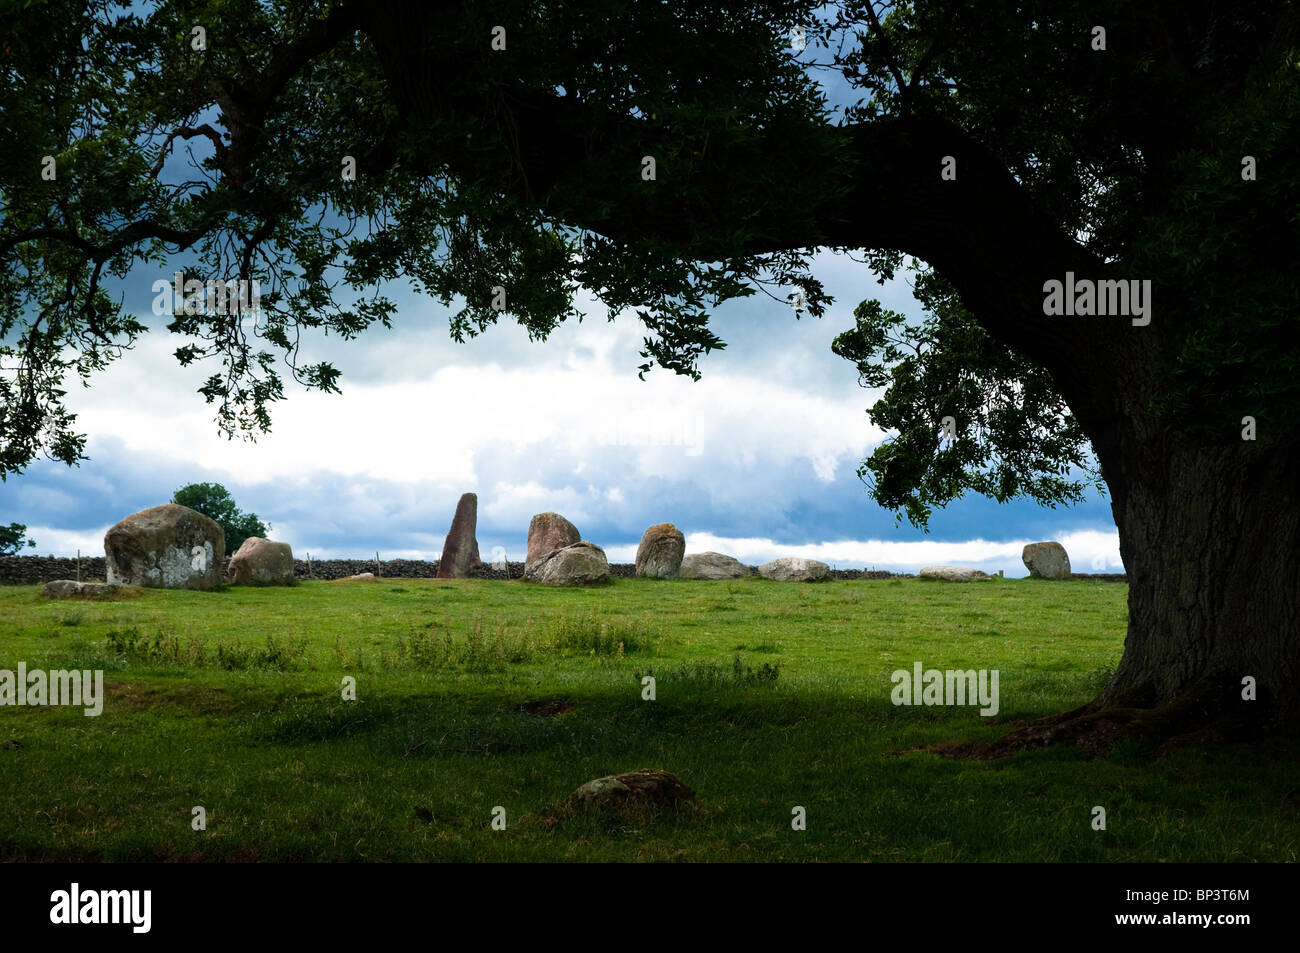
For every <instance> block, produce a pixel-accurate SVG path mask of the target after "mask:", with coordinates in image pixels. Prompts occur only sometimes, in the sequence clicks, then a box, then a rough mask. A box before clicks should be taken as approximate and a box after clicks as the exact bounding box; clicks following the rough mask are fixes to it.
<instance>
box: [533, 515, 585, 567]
mask: <svg viewBox="0 0 1300 953" xmlns="http://www.w3.org/2000/svg"><path fill="white" fill-rule="evenodd" d="M581 540H582V534H581V533H579V532H578V527H576V526H574V525H573V524H572V523H570V522H569V521H568V520H566V519H565V518H564V517H563V516H561V515H560V514H559V513H538V514H537V515H536V516H534V517H533V519H532V522H530V523H529V524H528V555H526V556H525V557H524V578H525V579H532V578H533V575H534V570H535V569H536V566H537V563H538V562H540V561H541V560H542V559H543V558H544V557H545V556H546V555H547V554H548V553H553V552H555V551H556V550H557V549H564V547H566V546H572V545H573V544H574V543H577V542H580V541H581Z"/></svg>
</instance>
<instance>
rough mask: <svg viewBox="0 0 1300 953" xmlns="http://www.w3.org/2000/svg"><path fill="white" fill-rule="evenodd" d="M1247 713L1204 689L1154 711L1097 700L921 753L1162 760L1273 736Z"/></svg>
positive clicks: (987, 757)
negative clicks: (1129, 750) (1141, 747)
mask: <svg viewBox="0 0 1300 953" xmlns="http://www.w3.org/2000/svg"><path fill="white" fill-rule="evenodd" d="M1246 711H1249V710H1246ZM1246 711H1243V709H1242V708H1240V707H1239V706H1236V707H1227V706H1224V705H1223V704H1222V695H1220V694H1219V693H1217V692H1213V691H1208V690H1207V691H1198V692H1193V693H1191V694H1189V695H1187V696H1185V697H1184V698H1182V699H1179V700H1178V701H1175V702H1172V703H1170V704H1168V705H1163V706H1158V707H1133V706H1129V705H1124V704H1115V703H1111V704H1104V703H1103V702H1102V701H1101V697H1100V696H1099V697H1098V698H1096V699H1093V700H1092V701H1091V702H1089V703H1088V704H1087V705H1084V706H1083V707H1082V708H1076V709H1074V710H1073V711H1067V712H1063V713H1061V714H1059V715H1052V716H1049V717H1047V718H1042V719H1039V720H1038V721H1034V722H1030V723H1029V724H1027V725H1023V726H1021V727H1019V728H1016V729H1015V730H1013V731H1011V732H1009V733H1007V734H1005V735H1003V736H1002V737H1001V738H995V739H994V740H992V741H984V742H950V743H945V744H937V745H931V746H929V747H928V748H926V749H924V750H927V751H932V752H934V753H935V754H940V755H943V756H945V757H949V758H961V759H969V760H977V761H993V760H997V759H999V758H1006V757H1010V756H1011V755H1014V754H1019V753H1020V752H1022V751H1033V750H1036V749H1039V748H1046V747H1048V746H1050V745H1060V744H1070V745H1075V746H1076V747H1079V748H1082V749H1083V751H1084V752H1085V753H1086V754H1087V756H1088V757H1090V758H1091V757H1096V756H1098V755H1104V754H1106V753H1107V752H1108V751H1109V750H1110V749H1111V747H1112V746H1113V745H1115V744H1116V743H1117V742H1120V741H1137V742H1140V743H1144V744H1152V745H1155V746H1156V757H1163V756H1164V755H1166V754H1170V753H1172V752H1174V751H1177V750H1179V749H1181V748H1184V747H1187V746H1190V745H1199V744H1211V743H1241V742H1251V741H1256V740H1259V739H1261V738H1264V737H1266V736H1268V735H1270V734H1271V733H1272V732H1270V731H1269V728H1268V726H1267V724H1266V722H1264V721H1262V720H1260V719H1257V718H1253V717H1248V716H1247V715H1246ZM1249 714H1251V715H1253V714H1255V712H1249ZM1261 714H1262V712H1261Z"/></svg>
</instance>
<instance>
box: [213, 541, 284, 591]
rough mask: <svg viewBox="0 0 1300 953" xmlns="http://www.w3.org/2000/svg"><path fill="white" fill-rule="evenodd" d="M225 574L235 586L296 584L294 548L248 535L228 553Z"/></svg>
mask: <svg viewBox="0 0 1300 953" xmlns="http://www.w3.org/2000/svg"><path fill="white" fill-rule="evenodd" d="M226 578H227V579H229V580H230V581H231V582H232V583H234V584H235V585H236V586H255V585H263V586H296V585H297V584H298V577H297V576H295V575H294V573H293V548H292V547H291V546H290V545H289V544H288V543H276V542H272V541H271V540H269V539H263V538H262V537H261V536H250V537H248V539H246V540H244V542H243V544H242V545H241V546H240V547H239V549H237V550H236V551H235V555H233V556H231V557H230V565H229V566H227V567H226Z"/></svg>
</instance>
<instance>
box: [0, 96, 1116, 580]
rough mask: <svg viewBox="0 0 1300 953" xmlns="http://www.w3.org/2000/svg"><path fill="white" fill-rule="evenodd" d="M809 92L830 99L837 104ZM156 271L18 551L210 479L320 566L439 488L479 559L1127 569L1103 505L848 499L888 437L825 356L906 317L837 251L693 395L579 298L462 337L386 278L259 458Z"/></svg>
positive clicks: (423, 523) (41, 477)
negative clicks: (1042, 547)
mask: <svg viewBox="0 0 1300 953" xmlns="http://www.w3.org/2000/svg"><path fill="white" fill-rule="evenodd" d="M824 77H825V74H821V75H820V76H819V77H818V78H819V80H820V79H823V78H824ZM832 82H833V80H832ZM828 93H829V95H830V98H831V102H832V104H842V103H843V102H846V101H849V100H850V98H856V95H852V96H850V93H849V92H847V91H846V90H843V89H836V88H831V87H828ZM173 270H174V268H163V269H159V271H158V272H157V273H156V274H154V273H144V272H140V273H137V274H135V275H133V276H132V277H131V279H130V280H129V281H128V282H126V283H125V284H124V285H123V287H122V289H121V290H122V293H123V295H124V297H125V303H126V305H127V307H129V308H131V309H133V310H134V311H136V312H137V313H138V314H139V316H140V318H141V320H142V321H144V322H145V323H146V324H148V325H149V326H150V327H151V328H152V331H151V333H149V334H147V335H145V336H144V338H143V339H142V340H141V342H140V343H139V344H138V346H137V347H136V348H135V349H134V350H133V351H131V352H128V353H127V354H126V355H125V356H124V357H123V359H122V360H121V361H120V362H118V363H117V364H116V365H114V366H113V367H112V368H110V369H109V370H108V371H106V372H105V373H102V374H101V375H99V376H98V377H97V378H95V379H94V382H93V387H92V388H91V389H89V390H83V389H82V388H80V387H79V386H76V385H73V386H71V387H69V396H68V403H69V406H70V407H71V408H72V410H73V411H74V412H76V413H77V414H78V424H79V425H80V428H81V429H82V430H83V431H84V432H86V433H88V434H89V435H90V440H89V443H88V447H87V453H88V455H89V456H90V459H89V460H88V461H85V462H83V463H82V465H81V466H80V467H77V468H73V469H70V468H68V467H66V466H64V465H62V464H55V463H51V462H48V461H43V462H40V463H36V464H34V465H32V466H31V467H30V468H29V469H28V470H27V471H26V472H25V473H23V474H21V475H18V476H11V477H10V478H9V480H8V482H6V483H3V484H0V523H8V522H11V521H16V522H20V523H25V524H27V526H28V535H30V536H32V537H33V538H34V539H35V540H36V541H37V549H35V550H33V551H32V552H35V553H39V554H46V553H51V554H55V555H60V554H66V555H71V554H73V553H75V552H76V551H77V550H78V549H80V550H81V551H82V553H93V554H100V553H102V552H103V537H104V532H105V531H106V530H107V529H108V527H109V526H111V525H112V524H113V523H115V522H116V521H117V520H119V519H121V518H122V517H124V516H126V515H128V514H130V513H133V512H135V511H137V510H140V509H144V508H145V507H149V506H154V505H156V504H158V503H163V502H166V501H167V500H169V499H170V498H171V495H172V493H173V492H174V491H175V490H176V489H177V488H178V487H180V486H182V485H184V484H187V483H194V482H204V481H212V482H218V483H222V484H224V485H225V486H226V487H227V488H228V489H229V490H230V491H231V493H232V494H233V496H234V497H235V500H236V501H237V502H238V504H239V505H240V506H241V507H242V508H243V509H245V510H251V511H253V512H255V513H257V514H258V515H259V516H260V517H261V518H262V519H263V520H265V521H267V522H269V523H270V525H271V536H272V537H273V538H275V539H281V540H285V541H287V542H289V543H291V544H292V546H293V548H294V552H295V553H296V554H298V555H305V554H307V553H310V554H311V555H312V556H313V557H314V558H327V557H331V556H355V557H365V556H370V555H372V554H373V553H374V552H375V551H378V552H379V554H380V557H381V558H435V557H436V556H437V555H438V554H439V552H440V550H441V549H442V544H443V539H444V536H445V534H446V532H447V529H448V527H449V525H450V523H451V517H452V514H453V512H454V509H455V505H456V501H457V499H458V498H459V497H460V495H461V494H462V493H465V492H474V493H477V494H478V500H479V506H478V541H479V548H480V551H481V552H482V554H483V556H484V558H485V559H491V558H494V557H496V558H499V557H500V556H501V555H503V554H504V555H505V556H507V557H508V558H510V559H512V560H519V559H521V558H522V556H523V553H524V550H525V545H526V534H527V528H528V521H529V519H530V518H531V517H532V515H533V514H534V513H539V512H543V511H546V510H554V511H556V512H559V513H562V514H564V515H565V516H566V517H568V518H569V519H570V520H572V521H573V522H574V523H575V524H576V525H577V526H578V528H579V530H580V531H581V532H582V534H583V537H584V538H586V539H589V540H591V541H593V542H595V543H598V544H599V545H601V546H603V547H605V549H606V552H607V553H608V554H609V557H610V560H611V561H612V562H631V561H632V560H633V558H634V554H635V551H636V544H637V542H638V540H639V539H640V536H641V533H642V532H643V531H644V530H645V528H646V527H647V526H649V525H652V524H654V523H660V522H671V523H674V524H676V525H677V527H678V528H679V529H681V530H682V532H684V533H685V534H686V540H687V551H688V552H702V551H705V550H715V551H718V552H723V553H729V554H732V555H734V556H736V557H738V558H740V559H741V560H743V561H745V562H747V563H751V564H756V563H759V562H763V561H765V560H767V559H771V558H774V557H776V556H786V555H794V556H811V557H814V558H817V559H821V560H824V561H825V562H827V563H830V564H832V565H834V566H837V567H840V568H845V567H855V568H862V567H865V568H872V567H875V568H882V569H894V570H903V571H914V570H916V569H917V568H919V567H921V566H924V565H929V564H932V563H958V564H962V565H970V566H976V567H979V568H983V569H986V570H989V571H997V570H999V569H1002V570H1005V572H1006V573H1007V574H1008V575H1024V574H1025V573H1026V570H1025V568H1024V565H1023V564H1022V563H1021V560H1020V551H1021V548H1022V547H1023V545H1024V544H1025V543H1026V542H1033V541H1037V540H1045V539H1056V540H1060V541H1061V542H1063V543H1064V544H1065V546H1066V549H1067V550H1068V551H1069V553H1070V556H1071V559H1072V562H1073V564H1074V568H1075V570H1076V571H1080V572H1088V571H1092V572H1101V571H1119V570H1120V569H1121V564H1120V560H1119V545H1118V535H1117V533H1116V529H1115V524H1114V520H1113V518H1112V516H1111V513H1110V506H1109V503H1108V502H1107V501H1105V500H1103V499H1101V498H1100V497H1097V496H1093V497H1090V498H1089V500H1088V501H1087V502H1086V503H1085V504H1083V505H1081V506H1078V507H1075V508H1072V509H1056V510H1052V509H1045V508H1040V507H1037V506H1034V505H1033V504H1031V503H1013V504H1006V505H998V504H996V503H994V502H992V501H990V500H986V499H983V498H967V499H963V500H960V501H958V502H957V503H955V504H953V505H951V506H949V507H948V508H947V510H945V511H938V512H936V513H935V514H934V515H933V516H932V518H931V524H930V530H931V531H930V533H929V534H925V533H923V532H921V531H919V530H916V529H914V528H912V527H911V526H910V525H908V524H907V523H906V522H904V523H902V524H899V525H895V520H894V517H893V514H892V513H891V512H888V511H886V510H882V509H881V508H880V507H879V506H877V505H876V504H874V503H873V502H872V501H871V500H870V499H869V498H868V497H867V494H866V487H865V486H864V485H863V484H862V482H861V481H860V480H859V478H858V476H857V473H856V470H857V466H858V464H859V462H860V461H861V460H862V458H863V457H864V456H866V455H867V454H869V453H870V452H871V450H872V448H873V447H874V446H876V445H877V444H878V443H879V442H880V441H881V440H882V439H884V437H885V434H883V433H881V432H880V431H879V430H878V429H876V428H875V427H873V426H872V424H871V423H870V421H869V419H868V417H867V415H866V409H867V408H868V407H869V406H870V405H871V404H872V402H873V401H874V399H875V396H876V394H875V393H874V392H871V391H867V390H864V389H863V388H861V387H860V386H859V385H858V380H857V373H856V370H855V368H854V367H853V365H852V364H850V363H849V362H848V361H845V360H843V359H841V358H838V357H836V356H835V355H834V354H832V353H831V341H832V340H833V339H834V337H835V335H837V334H838V333H840V332H842V331H844V330H847V329H848V328H850V327H852V325H853V323H854V322H853V309H854V307H855V306H856V305H857V304H858V302H860V301H862V300H863V299H865V298H872V297H877V298H880V299H881V300H882V302H883V303H884V304H885V305H886V307H889V308H892V309H894V310H897V311H902V312H904V313H906V314H908V315H909V316H912V317H914V318H919V316H920V309H919V307H918V306H917V305H916V303H915V301H914V300H913V298H912V295H911V292H910V290H909V288H908V286H907V284H906V282H905V280H904V279H902V278H900V279H899V280H897V281H895V282H892V283H890V284H888V285H886V286H884V287H882V286H881V285H879V284H877V283H876V281H875V280H874V278H873V277H872V276H871V274H870V272H869V270H868V269H867V267H866V266H865V265H861V264H857V263H855V262H853V261H851V260H850V259H848V258H845V257H839V256H835V255H831V254H825V255H822V256H820V257H819V258H818V267H817V269H816V271H817V274H818V276H819V277H820V278H821V279H822V281H823V282H824V283H825V285H826V288H827V290H828V291H829V292H830V293H831V294H833V295H834V296H835V299H836V303H835V305H834V306H833V307H832V308H830V309H829V311H828V314H827V315H826V316H825V317H824V318H821V319H813V318H809V317H807V316H805V317H804V318H803V319H802V320H798V321H796V320H795V318H794V316H793V311H792V310H791V309H790V308H789V307H788V306H786V305H784V304H782V303H780V302H776V301H773V300H771V299H770V298H768V297H766V296H764V295H761V294H760V295H756V296H754V297H753V298H749V299H746V300H741V301H734V302H731V303H729V304H727V305H725V306H723V307H722V308H720V309H719V310H718V311H717V313H716V316H715V321H714V327H715V328H716V330H717V331H718V333H719V334H720V336H721V337H722V338H723V340H725V341H726V342H727V345H728V346H727V348H726V349H725V350H723V351H719V352H715V353H713V354H711V355H709V356H707V357H706V358H704V360H703V362H702V370H703V372H704V377H703V379H702V380H701V381H698V382H693V381H691V380H690V379H688V378H683V377H678V376H676V375H673V374H671V373H670V372H668V371H664V370H662V369H656V370H654V371H652V372H651V373H650V374H648V375H647V379H646V380H645V381H641V380H639V379H638V378H637V372H636V368H637V365H638V364H640V363H641V359H640V358H639V356H638V353H637V352H638V349H639V347H640V344H641V339H642V337H643V336H644V335H643V331H642V330H641V327H640V325H639V324H638V323H637V322H636V320H635V319H634V318H628V319H620V320H619V321H616V322H614V323H607V322H605V321H604V320H603V317H601V316H603V315H604V313H605V309H604V307H603V306H602V305H598V304H597V303H596V302H594V301H593V300H591V299H590V298H587V299H586V300H585V301H584V300H580V301H579V309H580V310H582V311H584V312H586V313H587V314H588V315H589V317H588V318H587V320H586V321H584V322H583V323H581V324H574V325H571V326H565V327H562V328H561V329H560V330H559V331H557V332H556V333H555V334H554V335H553V336H552V338H551V339H550V340H549V341H547V342H545V343H531V342H529V341H528V338H527V336H526V334H525V333H524V332H523V331H522V330H521V329H519V328H518V327H517V326H514V325H505V324H503V325H501V326H499V327H496V328H492V329H490V330H489V331H488V332H487V333H486V334H485V335H483V336H482V337H480V338H477V339H473V340H471V341H469V342H467V343H465V344H456V343H454V342H453V341H451V339H450V338H449V336H448V333H447V326H448V316H449V314H450V309H447V308H443V307H442V306H441V305H439V304H438V303H436V302H433V301H431V300H429V299H427V298H423V297H420V296H416V295H414V294H410V293H406V292H404V290H403V289H401V288H391V289H388V293H389V296H390V297H392V298H393V299H394V300H395V301H397V302H398V304H399V307H400V312H399V316H398V317H397V319H396V320H395V322H394V327H393V329H392V330H391V331H385V330H384V329H382V328H380V329H377V330H374V331H371V332H369V333H367V334H366V335H365V336H364V337H363V338H362V339H360V340H357V341H352V342H342V341H340V340H339V339H338V338H336V337H330V338H326V337H324V336H318V337H316V338H314V339H309V342H308V344H307V345H306V346H305V347H304V355H303V356H304V358H305V361H304V362H305V363H306V362H310V361H312V360H319V359H322V358H324V359H330V360H332V361H333V362H334V363H335V365H336V366H337V367H339V368H340V369H341V370H342V371H343V374H344V376H343V379H342V386H343V391H344V392H343V394H342V395H341V396H339V395H321V394H310V393H306V392H304V391H302V390H301V389H299V388H297V387H296V386H294V385H293V384H292V382H291V381H290V382H288V383H287V384H286V391H287V394H288V400H287V401H285V402H283V403H281V404H280V405H278V407H276V408H275V409H274V412H273V413H274V416H273V431H272V432H271V433H270V434H268V435H266V436H263V437H261V438H259V439H258V441H257V442H256V443H243V442H239V441H233V442H232V441H227V440H225V439H224V438H222V437H220V436H219V435H218V433H217V429H216V425H215V422H214V420H213V414H212V411H211V408H209V407H208V406H207V405H206V404H205V403H204V402H203V398H202V397H200V396H199V395H198V394H196V393H195V391H196V389H197V388H198V387H199V386H200V384H201V383H202V381H203V379H204V378H205V377H206V376H208V375H209V374H211V373H213V369H212V367H211V366H210V365H198V366H192V367H190V368H181V367H179V366H178V365H177V363H176V361H175V359H174V358H173V356H172V352H173V351H174V350H175V349H176V348H177V347H178V346H179V345H180V344H181V343H183V342H182V341H180V340H178V339H177V338H176V337H175V336H174V335H171V334H169V333H168V332H166V331H165V330H164V329H163V325H164V324H165V323H166V319H160V318H157V317H155V316H153V315H152V313H151V305H152V301H153V291H152V284H153V281H154V280H156V279H159V278H161V279H164V280H170V279H171V275H172V271H173Z"/></svg>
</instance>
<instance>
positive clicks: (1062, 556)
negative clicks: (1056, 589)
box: [1020, 542, 1070, 579]
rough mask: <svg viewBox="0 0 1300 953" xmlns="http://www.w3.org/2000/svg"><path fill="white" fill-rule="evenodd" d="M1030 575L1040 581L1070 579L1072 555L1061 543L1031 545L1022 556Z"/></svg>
mask: <svg viewBox="0 0 1300 953" xmlns="http://www.w3.org/2000/svg"><path fill="white" fill-rule="evenodd" d="M1020 558H1021V559H1023V560H1024V561H1025V568H1027V569H1028V570H1029V575H1031V576H1037V577H1039V578H1040V579H1069V578H1070V555H1069V553H1067V552H1066V551H1065V547H1064V546H1062V545H1061V544H1060V543H1055V542H1053V543H1030V544H1029V545H1028V546H1026V547H1025V548H1024V551H1023V552H1022V553H1021V554H1020Z"/></svg>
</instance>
